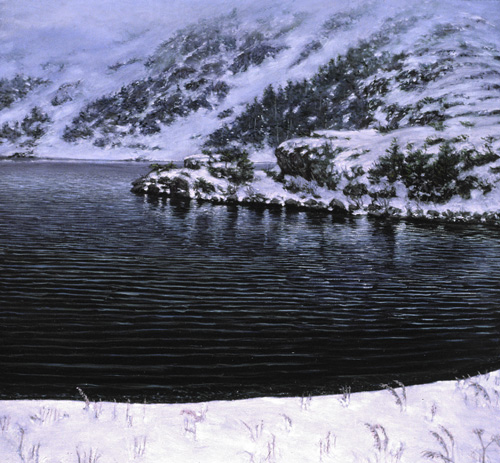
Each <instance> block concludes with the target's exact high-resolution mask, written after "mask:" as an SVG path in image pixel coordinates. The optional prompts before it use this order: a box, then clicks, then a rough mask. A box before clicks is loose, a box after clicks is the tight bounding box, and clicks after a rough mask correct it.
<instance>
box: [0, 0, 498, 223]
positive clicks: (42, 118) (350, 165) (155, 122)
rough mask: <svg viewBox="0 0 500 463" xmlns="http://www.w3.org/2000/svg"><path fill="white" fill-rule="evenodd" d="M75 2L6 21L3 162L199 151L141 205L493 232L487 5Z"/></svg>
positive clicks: (493, 110)
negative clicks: (367, 218) (301, 212)
mask: <svg viewBox="0 0 500 463" xmlns="http://www.w3.org/2000/svg"><path fill="white" fill-rule="evenodd" d="M25 3H27V4H28V3H30V2H25ZM72 3H73V6H74V9H72V10H71V11H70V10H68V9H58V8H57V7H56V6H55V5H51V4H48V6H47V7H46V8H41V9H39V10H38V11H33V12H32V10H31V9H29V8H27V7H26V5H25V8H24V9H23V7H22V6H21V7H19V6H18V7H14V6H9V7H8V8H7V7H6V8H5V13H6V17H9V15H10V16H11V18H12V19H13V21H12V22H10V23H9V22H4V24H3V26H2V35H1V36H0V42H1V43H2V44H3V48H2V49H3V50H4V51H3V52H2V62H3V63H4V67H3V69H4V70H3V71H2V72H3V75H2V76H0V77H1V80H0V155H3V156H6V157H10V156H13V157H26V156H40V157H49V158H54V157H62V158H70V159H142V160H155V161H156V160H158V161H180V160H182V159H184V158H186V157H188V156H192V155H195V154H199V153H204V155H205V156H208V158H207V159H208V163H205V164H206V165H205V166H203V168H202V169H197V170H196V171H194V172H190V171H172V169H171V168H170V167H169V168H159V167H158V168H157V169H156V171H155V172H154V173H153V174H152V175H151V176H150V178H149V179H146V180H143V181H142V182H139V183H138V184H136V186H135V187H134V191H135V192H137V193H146V192H148V193H149V194H161V195H167V196H168V195H175V194H178V193H179V192H181V195H182V196H189V197H191V198H200V199H207V200H213V201H228V200H231V201H239V202H250V203H253V202H258V203H266V204H271V203H273V204H280V205H284V204H288V205H291V206H306V207H316V208H320V209H329V210H339V211H344V210H345V211H350V212H354V213H366V212H371V213H374V214H387V213H389V214H391V215H399V216H400V215H403V216H406V215H417V216H429V217H443V218H450V217H451V216H453V217H458V218H459V219H460V220H469V219H470V218H471V217H472V216H473V214H478V215H476V217H475V219H474V220H476V221H486V222H493V223H497V222H499V221H500V217H497V215H496V213H497V212H498V211H497V205H498V204H499V203H500V192H499V189H498V183H499V181H500V163H499V159H500V156H499V150H500V130H499V124H500V109H499V108H500V33H499V30H500V29H499V28H500V9H499V8H498V3H497V2H496V1H493V0H481V1H475V2H470V1H465V0H463V1H460V0H446V1H439V2H438V1H434V0H428V1H425V2H409V3H406V2H405V4H404V5H403V4H402V3H401V2H390V1H382V0H380V1H376V0H374V1H360V2H357V3H353V4H350V5H349V6H345V5H343V4H342V3H341V2H333V3H330V2H323V1H319V0H317V1H315V2H312V3H308V4H307V6H305V5H304V4H303V3H301V2H295V1H292V0H289V1H288V2H279V3H277V2H275V3H271V4H264V3H263V2H262V3H259V2H249V1H240V2H237V3H235V4H233V5H232V7H231V8H229V7H228V6H227V4H226V3H225V2H222V1H221V2H219V3H214V4H213V5H211V7H207V6H203V5H202V4H201V2H198V1H192V2H174V3H172V4H171V5H170V6H169V7H166V6H165V5H162V4H161V2H158V3H157V4H151V3H149V4H146V3H144V4H141V3H140V2H139V3H138V4H134V5H132V4H131V5H129V6H130V11H128V12H124V13H123V14H120V16H116V15H114V14H113V11H112V10H107V9H106V8H105V4H104V5H100V6H98V5H93V6H92V4H85V5H84V4H83V3H80V2H79V1H76V0H75V1H74V2H72ZM93 7H95V9H92V8H93ZM155 8H156V10H155ZM155 12H156V14H155ZM36 13H38V15H39V17H41V18H42V20H38V17H35V14H36ZM14 19H15V21H14ZM80 19H86V20H87V21H88V25H87V24H86V26H85V27H83V25H82V23H81V22H80V21H79V20H80ZM16 21H17V22H16ZM251 161H253V162H255V161H265V162H269V163H275V162H277V163H278V165H279V168H276V169H275V170H274V171H271V172H268V173H267V174H266V175H264V173H262V172H256V173H254V172H253V169H252V166H251ZM196 167H200V166H199V165H197V166H196ZM179 175H180V177H179ZM159 177H162V180H161V182H159V186H158V180H159ZM172 179H173V180H174V181H173V183H174V186H173V188H171V183H172ZM179 185H180V186H179ZM462 212H465V215H464V214H462ZM450 214H451V215H450ZM485 214H486V215H485Z"/></svg>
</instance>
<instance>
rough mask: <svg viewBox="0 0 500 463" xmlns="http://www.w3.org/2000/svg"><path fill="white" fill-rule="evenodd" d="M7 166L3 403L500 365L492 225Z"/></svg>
mask: <svg viewBox="0 0 500 463" xmlns="http://www.w3.org/2000/svg"><path fill="white" fill-rule="evenodd" d="M146 172H147V167H146V166H144V165H138V164H126V163H123V164H120V163H115V164H110V163H108V164H106V163H58V162H36V163H30V162H18V163H11V162H3V163H0V398H4V399H5V398H41V397H50V398H76V397H77V392H76V387H77V386H78V387H81V388H82V389H84V390H85V391H86V392H87V394H88V395H89V396H90V397H91V399H96V398H102V399H108V400H110V399H111V400H112V399H116V400H124V399H127V398H130V399H132V400H140V401H142V400H144V399H146V400H147V401H201V400H210V399H233V398H241V397H254V396H259V395H275V396H277V395H301V394H323V393H333V392H338V390H339V388H340V387H341V386H347V385H350V386H352V387H353V390H359V389H368V388H374V387H378V385H379V384H380V383H381V382H389V381H391V380H394V379H398V380H401V381H403V382H405V383H407V384H412V383H413V384H414V383H421V382H426V381H432V380H437V379H452V378H454V377H455V376H457V375H464V374H475V373H477V372H478V371H484V370H487V369H492V368H499V367H500V315H499V314H500V311H499V306H500V234H499V230H496V229H487V228H481V227H478V226H469V227H458V226H444V225H442V224H412V223H408V222H404V221H400V222H387V221H380V220H374V219H368V218H354V219H352V218H351V219H349V218H339V217H333V216H330V215H327V214H319V213H307V212H291V211H285V210H276V211H274V210H251V209H248V208H244V207H238V206H220V205H218V206H214V205H210V204H197V203H195V202H192V203H191V204H185V203H175V204H174V203H170V202H169V201H165V200H163V201H162V200H158V201H148V200H147V199H146V198H142V197H137V196H134V195H133V194H131V193H130V192H129V190H130V182H131V181H132V180H133V179H135V178H136V177H138V176H139V175H141V174H143V173H146Z"/></svg>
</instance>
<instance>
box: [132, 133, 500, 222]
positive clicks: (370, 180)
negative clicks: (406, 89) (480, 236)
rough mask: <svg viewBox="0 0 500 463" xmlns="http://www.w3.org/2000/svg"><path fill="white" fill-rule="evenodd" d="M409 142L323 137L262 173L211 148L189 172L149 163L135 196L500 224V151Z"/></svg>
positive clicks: (294, 145)
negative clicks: (149, 169) (148, 170)
mask: <svg viewBox="0 0 500 463" xmlns="http://www.w3.org/2000/svg"><path fill="white" fill-rule="evenodd" d="M359 140H362V141H361V142H360V141H359ZM403 142H404V140H403ZM403 142H402V143H403ZM402 143H401V144H399V143H398V141H396V140H395V139H393V138H390V137H384V136H381V135H379V134H376V133H375V132H373V131H367V132H365V133H363V132H356V133H348V132H332V131H330V132H323V133H317V134H314V137H312V138H307V139H297V140H290V141H287V142H285V143H283V144H281V145H280V146H279V147H277V149H276V150H275V157H276V161H277V163H276V164H275V165H274V167H272V168H270V169H265V170H258V169H255V166H254V165H253V163H252V162H250V161H249V159H248V153H246V152H245V151H242V150H241V149H239V148H235V149H233V150H226V151H224V152H215V153H213V152H207V153H204V154H200V155H194V156H189V157H187V158H185V160H184V166H183V167H181V168H179V166H175V165H174V164H173V163H170V164H165V165H159V164H153V165H151V166H150V167H151V169H152V170H151V172H150V173H149V174H147V175H145V176H143V177H141V178H140V179H137V180H136V181H135V182H133V186H132V190H131V191H132V192H133V193H135V194H138V195H147V196H149V197H167V198H175V199H182V200H197V201H208V202H211V203H215V204H240V205H244V206H249V207H259V208H279V207H284V208H287V209H292V210H309V211H319V212H324V213H331V214H335V215H345V216H356V215H369V216H372V217H382V218H394V219H412V220H428V221H442V222H451V223H472V224H485V225H492V226H499V225H500V189H499V188H498V185H499V183H500V166H498V163H499V161H500V156H499V155H498V154H497V151H498V149H497V146H496V145H497V143H496V140H495V143H494V145H495V146H493V143H491V142H488V141H486V142H483V145H482V146H479V145H478V144H477V143H476V144H472V143H471V142H470V141H469V140H467V139H466V138H464V137H460V136H456V137H454V138H453V139H442V138H441V139H439V140H438V142H436V141H435V140H434V138H430V137H427V138H426V139H425V142H423V143H421V145H420V146H415V144H414V143H410V142H407V144H406V147H405V148H403V147H402V146H401V145H402ZM381 153H382V154H381Z"/></svg>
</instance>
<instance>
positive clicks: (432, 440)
mask: <svg viewBox="0 0 500 463" xmlns="http://www.w3.org/2000/svg"><path fill="white" fill-rule="evenodd" d="M0 461H1V462H2V463H11V462H12V463H13V462H15V463H17V462H30V463H31V462H34V463H38V462H40V463H41V462H44V463H63V462H64V463H65V462H74V463H96V462H100V463H108V462H120V463H123V462H132V461H137V462H155V463H163V462H203V463H208V462H217V463H221V462H254V463H260V462H287V463H290V462H301V463H302V462H342V463H347V462H356V463H357V462H368V463H370V462H373V463H375V462H377V463H379V462H380V463H397V462H401V463H404V462H408V463H417V462H426V461H439V462H456V463H461V462H481V463H484V462H490V463H498V462H500V371H496V372H493V373H490V374H487V375H481V376H476V377H473V378H468V379H465V380H456V381H443V382H437V383H433V384H426V385H420V386H412V387H407V388H405V389H404V388H402V387H397V388H395V389H391V388H390V387H386V389H385V390H381V391H377V392H361V393H355V394H354V393H353V394H349V392H348V391H347V390H346V391H345V393H344V394H343V395H334V396H322V397H310V398H307V397H306V398H279V399H278V398H261V399H251V400H241V401H234V402H210V403H205V404H171V405H169V404H151V405H150V404H124V403H104V402H102V403H101V402H98V403H93V402H88V403H85V402H84V401H83V400H82V401H81V402H72V401H49V400H44V401H0Z"/></svg>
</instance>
